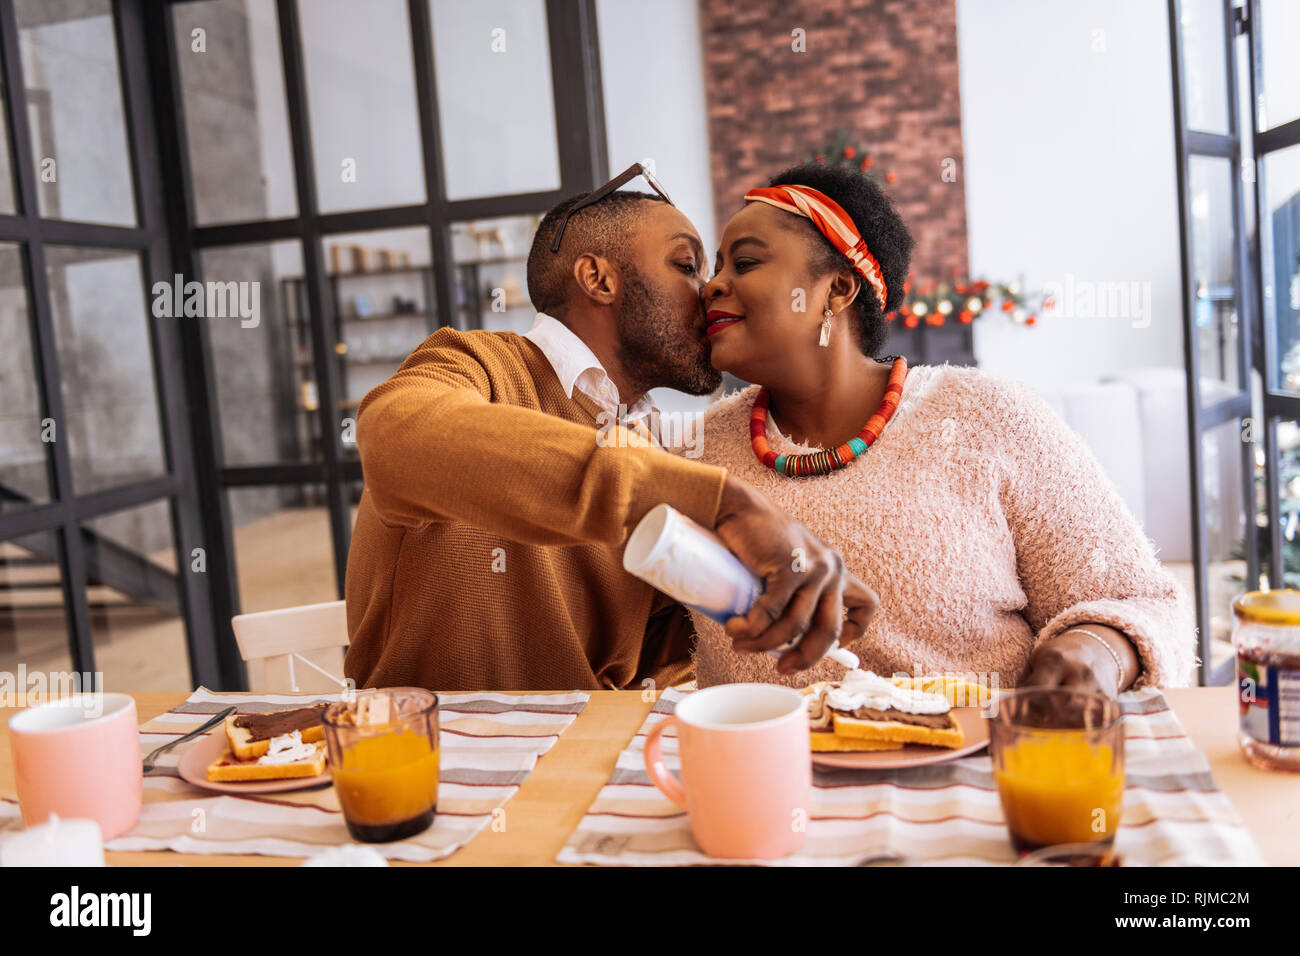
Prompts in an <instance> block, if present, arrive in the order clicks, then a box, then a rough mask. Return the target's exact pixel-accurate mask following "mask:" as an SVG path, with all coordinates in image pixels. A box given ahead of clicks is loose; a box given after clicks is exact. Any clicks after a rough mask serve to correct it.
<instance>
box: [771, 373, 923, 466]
mask: <svg viewBox="0 0 1300 956" xmlns="http://www.w3.org/2000/svg"><path fill="white" fill-rule="evenodd" d="M893 359H894V367H893V368H892V369H891V370H890V373H889V384H888V385H886V386H885V397H884V399H883V400H882V401H881V403H880V407H879V408H877V409H876V413H875V414H874V415H872V416H871V417H870V418H869V419H867V423H866V424H865V425H863V426H862V431H860V432H858V434H857V435H856V436H855V437H853V438H850V439H849V440H848V441H847V442H846V443H845V444H843V445H840V446H839V447H838V448H832V449H830V450H829V451H819V452H813V453H812V454H803V455H778V454H777V453H776V452H774V451H772V447H771V445H769V444H768V441H767V409H768V405H769V404H770V403H771V401H772V395H771V393H770V392H769V391H768V390H767V389H766V388H761V389H759V392H758V395H757V396H755V398H754V409H753V411H752V412H750V414H749V441H750V444H751V445H752V446H753V448H754V454H755V455H757V456H758V460H759V461H761V462H762V463H763V464H764V465H766V466H767V467H768V468H771V469H772V470H774V471H775V472H776V473H777V474H781V475H786V476H788V477H792V478H805V477H809V476H812V475H827V474H830V473H831V472H832V471H836V470H838V469H840V468H843V467H844V466H845V465H847V464H848V463H849V462H851V461H852V460H853V459H854V458H857V457H858V456H859V455H861V454H862V453H863V452H865V451H866V450H867V449H868V448H870V447H871V446H872V444H873V443H874V442H875V440H876V439H877V438H879V437H880V433H881V431H883V430H884V428H885V423H886V422H887V421H889V419H890V418H892V417H893V415H894V410H895V409H896V408H898V401H899V399H900V398H901V397H902V395H903V380H904V379H905V378H907V359H906V358H904V357H903V356H901V355H896V356H893Z"/></svg>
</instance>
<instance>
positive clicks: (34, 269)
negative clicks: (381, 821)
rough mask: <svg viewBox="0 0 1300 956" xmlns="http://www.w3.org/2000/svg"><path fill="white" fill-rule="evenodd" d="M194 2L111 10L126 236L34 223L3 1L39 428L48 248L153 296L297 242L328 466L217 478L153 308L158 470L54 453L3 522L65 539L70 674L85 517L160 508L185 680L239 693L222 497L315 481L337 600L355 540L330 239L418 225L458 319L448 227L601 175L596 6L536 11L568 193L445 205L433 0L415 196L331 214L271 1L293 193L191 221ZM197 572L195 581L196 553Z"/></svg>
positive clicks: (210, 376) (589, 183)
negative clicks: (230, 252)
mask: <svg viewBox="0 0 1300 956" xmlns="http://www.w3.org/2000/svg"><path fill="white" fill-rule="evenodd" d="M187 2H194V0H160V2H151V0H112V12H113V21H114V26H115V33H116V38H117V54H118V66H119V76H120V81H121V84H122V99H123V108H124V112H125V122H126V132H127V141H128V148H129V150H130V159H131V171H132V181H133V183H134V186H135V191H136V192H135V196H136V204H137V225H136V226H134V227H121V226H109V225H99V224H93V223H81V222H68V221H64V220H54V219H42V218H40V216H39V213H38V209H39V206H38V196H37V188H38V184H37V181H36V166H35V165H34V162H33V156H32V148H31V142H30V137H29V131H28V124H27V115H26V109H27V105H26V101H25V98H24V95H23V90H24V86H23V77H22V64H21V62H20V60H19V42H18V30H17V19H16V14H15V9H14V0H0V59H2V60H3V70H4V73H3V77H4V83H5V87H6V94H7V95H6V114H7V115H6V117H5V118H6V119H7V121H8V122H9V129H10V134H11V135H10V148H11V150H12V167H13V169H14V179H15V202H16V204H17V206H18V208H19V210H20V212H19V213H18V214H16V215H0V242H14V243H18V244H19V245H20V247H21V249H22V251H23V256H24V259H23V261H24V265H25V279H26V283H27V296H28V303H29V308H28V315H29V323H30V326H31V338H32V352H33V360H34V363H35V366H36V372H37V379H38V387H39V408H40V414H41V417H42V418H52V419H54V420H55V421H56V422H62V421H63V415H64V408H63V402H62V397H61V392H60V389H61V378H60V373H59V367H58V355H57V350H56V343H55V338H54V325H53V318H52V315H51V306H50V295H49V288H48V284H47V281H46V278H45V247H46V246H47V245H50V244H60V245H76V246H91V247H100V248H112V249H122V250H124V251H131V252H136V253H139V255H140V257H141V262H142V268H143V270H144V271H143V276H144V280H145V290H146V293H147V292H148V290H149V289H151V288H152V287H153V284H154V283H155V282H158V281H163V282H167V283H169V284H170V282H171V281H172V277H173V276H174V275H175V274H177V273H179V274H181V275H183V276H184V277H185V279H186V280H187V281H189V280H191V279H193V280H197V281H200V282H202V281H203V275H202V269H201V263H200V254H201V253H202V251H204V250H206V249H217V248H222V247H228V246H239V245H248V244H255V243H269V242H275V241H279V240H295V241H297V242H298V243H299V244H300V245H301V249H302V256H303V264H304V276H305V285H306V292H307V299H308V306H309V315H310V323H311V330H312V353H313V359H314V364H315V374H316V380H317V382H318V383H319V389H320V395H319V402H318V407H319V415H320V424H321V434H322V435H323V436H325V439H326V440H325V442H324V455H323V459H322V460H321V461H319V462H304V463H289V462H285V463H270V464H265V465H241V466H227V465H226V464H225V463H224V462H223V461H222V455H223V453H222V445H221V433H220V426H221V423H220V418H219V406H218V402H217V395H216V375H215V372H214V367H213V360H212V353H211V350H210V348H209V343H208V338H207V331H206V328H205V323H203V322H202V321H193V320H189V321H184V320H179V321H178V320H173V319H166V318H162V319H160V318H156V317H154V316H153V314H152V310H151V309H150V307H149V301H148V299H147V297H146V300H145V301H142V303H141V308H142V309H144V310H145V314H146V316H147V321H148V327H149V332H150V341H151V352H152V354H151V359H152V361H153V367H154V369H155V371H156V376H157V382H158V404H159V414H160V419H161V427H162V431H163V442H164V455H165V464H166V471H165V473H164V474H163V475H161V476H159V477H157V478H154V479H150V480H147V481H141V482H136V483H133V484H129V485H125V486H122V487H114V488H111V489H108V490H104V491H97V492H93V493H85V494H78V493H77V492H76V490H75V489H74V487H73V481H72V463H71V460H70V457H69V452H68V449H67V447H66V444H64V443H61V442H57V441H56V442H54V443H51V444H50V445H49V446H48V450H47V455H46V467H47V470H48V480H49V488H50V498H51V500H50V502H49V503H44V504H37V505H32V506H29V507H27V508H24V509H22V510H15V511H6V512H0V541H3V540H9V539H12V538H17V537H21V536H23V535H27V534H31V533H34V532H40V531H50V532H53V533H55V534H56V535H57V540H58V544H59V556H58V563H59V567H60V571H61V575H62V591H63V600H64V608H65V613H66V617H67V625H68V634H69V649H70V652H71V659H72V662H73V667H74V669H76V670H77V671H80V672H90V673H93V672H94V669H95V666H94V661H95V649H94V642H93V637H92V625H91V615H90V608H89V605H88V602H87V596H86V566H87V555H86V546H85V543H84V541H83V529H82V527H81V524H82V522H84V521H86V520H87V519H89V518H93V517H96V516H99V515H103V514H108V513H111V512H115V511H119V510H122V509H125V508H131V507H135V506H139V505H143V504H148V503H151V502H154V501H157V500H160V499H161V500H167V501H169V502H170V504H171V516H172V534H173V539H174V544H175V547H176V550H177V567H178V568H179V569H180V571H179V573H178V575H177V584H178V591H179V610H180V613H181V615H182V617H183V619H184V622H185V629H186V644H187V651H188V653H189V661H190V677H191V680H192V682H193V684H194V685H195V686H199V685H203V686H207V687H212V688H218V689H244V688H246V687H247V673H246V670H245V667H244V664H243V661H242V659H241V657H240V654H239V652H238V647H237V645H236V642H235V638H234V633H233V630H232V628H231V624H230V620H231V618H232V617H233V616H234V615H235V614H238V613H239V611H240V599H239V591H238V579H237V576H236V568H235V552H234V545H233V536H232V531H233V529H232V527H231V520H230V509H229V505H228V502H227V493H228V491H229V490H230V489H232V488H246V487H268V486H295V487H301V486H303V485H317V484H323V485H324V486H325V488H326V492H327V506H328V511H329V523H330V534H331V544H332V547H333V558H334V562H333V566H334V571H335V585H336V587H335V590H336V593H337V595H338V596H339V597H342V595H343V587H344V581H345V576H346V568H347V555H348V548H349V546H350V538H351V523H352V522H351V488H352V487H353V485H355V484H356V483H357V482H360V481H362V480H363V476H362V472H361V465H360V462H359V461H357V460H356V459H355V458H349V457H348V456H346V455H345V452H344V447H343V444H342V429H341V427H340V426H341V423H342V422H341V419H340V420H335V416H336V415H338V402H337V399H338V396H339V391H338V383H337V381H336V380H335V360H334V353H333V343H334V342H335V341H336V333H335V321H336V319H337V317H336V316H335V315H333V314H332V310H331V306H330V302H331V297H330V296H329V294H328V282H329V279H328V276H327V272H326V264H325V261H324V249H323V242H324V240H325V239H326V238H328V237H330V236H331V235H334V234H337V233H347V232H362V231H367V230H379V229H395V228H403V227H422V228H424V229H426V230H428V235H429V238H430V251H431V254H432V263H433V271H434V276H433V283H432V285H433V291H434V298H435V302H436V312H437V315H438V317H439V321H440V322H441V323H443V324H447V323H448V321H449V319H451V320H454V317H455V316H457V314H458V310H457V309H456V307H455V303H456V301H457V298H456V281H457V273H456V263H455V261H454V260H453V257H452V243H451V230H452V226H453V224H456V223H460V222H464V221H468V220H476V219H485V218H496V217H503V216H513V215H526V214H536V213H540V212H544V211H545V210H547V209H549V208H550V207H551V206H553V205H555V204H556V203H557V202H559V201H560V200H561V199H562V198H564V197H566V196H569V195H572V194H573V193H575V192H579V191H583V190H588V189H591V188H594V187H595V186H596V185H597V184H599V183H600V182H603V181H604V180H605V179H606V178H608V175H609V172H608V162H607V158H606V140H605V121H604V104H603V99H602V93H601V83H600V58H599V48H598V42H597V33H596V10H595V0H545V7H546V14H547V32H548V40H549V44H550V64H551V77H552V93H553V98H554V105H555V123H556V130H557V148H558V153H559V155H558V161H559V170H560V185H559V187H558V188H556V189H553V190H547V191H542V192H531V193H519V194H513V195H496V196H488V197H478V198H468V199H461V200H454V201H452V200H448V199H447V198H446V189H445V182H444V177H443V168H444V164H443V149H442V140H441V136H442V130H441V124H440V122H439V115H438V97H437V85H436V84H437V81H436V76H437V74H436V68H435V63H434V51H433V40H432V32H431V27H432V24H431V13H430V9H429V3H428V2H427V0H407V15H408V18H409V26H410V42H411V45H412V47H411V48H412V59H413V69H414V82H415V89H416V101H417V107H418V110H419V115H418V122H419V130H420V140H421V149H422V168H423V172H424V177H425V190H426V199H425V201H424V202H421V203H415V204H409V205H403V206H396V207H383V208H372V209H362V210H350V211H347V212H338V213H327V214H323V213H321V212H320V210H319V205H318V201H317V194H316V182H315V168H314V164H313V160H312V152H311V150H312V144H311V130H310V124H309V118H308V109H307V96H308V90H307V82H306V76H305V72H304V65H303V63H304V51H303V45H302V40H301V30H300V27H299V16H298V4H297V2H296V0H275V10H276V16H277V22H278V24H279V33H280V36H279V45H280V55H281V63H282V66H283V72H284V84H285V99H286V107H287V110H288V122H289V133H290V144H291V151H292V157H293V164H294V186H295V190H296V194H297V199H298V208H297V214H296V215H294V216H292V217H285V218H275V219H266V220H260V221H253V222H237V223H222V224H215V225H206V226H200V225H198V224H197V222H196V219H195V215H194V202H193V199H194V196H193V187H192V178H191V175H190V168H189V151H188V148H187V144H186V127H185V121H184V112H183V110H184V104H183V100H182V95H181V84H180V75H179V68H178V61H177V55H178V54H177V50H178V47H177V45H176V36H175V31H174V29H173V20H172V15H171V14H172V8H173V7H175V6H177V5H179V4H181V3H187ZM195 548H202V549H203V550H204V557H205V564H206V568H205V570H204V571H203V572H202V573H199V572H197V571H191V570H190V561H189V556H190V554H191V552H192V551H193V549H195Z"/></svg>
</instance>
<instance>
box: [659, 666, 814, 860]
mask: <svg viewBox="0 0 1300 956" xmlns="http://www.w3.org/2000/svg"><path fill="white" fill-rule="evenodd" d="M669 727H676V728H677V752H678V755H679V756H680V758H681V771H682V779H681V782H680V783H679V782H678V781H677V778H676V777H674V776H673V775H672V773H670V772H669V771H668V769H667V768H666V767H665V766H664V760H663V752H662V741H661V739H660V737H661V735H662V734H663V732H664V731H665V730H667V729H668V728H669ZM645 768H646V773H648V774H649V775H650V779H651V781H653V782H654V785H655V786H656V787H658V788H659V789H660V790H662V791H663V792H664V793H665V794H666V795H667V796H668V798H669V799H670V800H672V801H673V802H674V803H676V804H677V805H678V806H681V807H683V808H685V810H686V813H687V815H688V817H689V819H690V823H691V832H692V833H694V834H695V842H696V843H698V844H699V846H700V849H701V850H703V851H704V852H705V853H707V854H708V855H709V856H716V857H725V858H728V859H758V860H770V859H773V858H775V857H781V856H786V855H787V854H789V853H793V852H794V851H795V850H797V849H799V847H801V846H803V841H804V836H805V831H806V829H807V823H808V819H809V816H810V810H811V807H810V805H811V802H812V747H811V743H810V738H809V736H808V711H807V709H806V706H805V704H804V697H803V695H802V694H800V693H799V691H797V690H795V689H794V688H793V687H782V686H780V685H777V684H720V685H718V686H717V687H709V688H706V689H704V690H698V691H695V692H694V693H693V694H690V695H688V696H687V697H685V698H683V699H682V700H681V701H680V702H679V703H678V704H677V711H676V713H675V714H674V715H673V716H671V717H669V718H668V719H667V720H664V721H662V722H661V723H659V724H657V725H656V726H655V728H654V729H653V730H651V731H650V733H649V735H648V736H647V737H646V742H645Z"/></svg>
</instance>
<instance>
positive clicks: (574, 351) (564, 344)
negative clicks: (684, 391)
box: [523, 312, 655, 421]
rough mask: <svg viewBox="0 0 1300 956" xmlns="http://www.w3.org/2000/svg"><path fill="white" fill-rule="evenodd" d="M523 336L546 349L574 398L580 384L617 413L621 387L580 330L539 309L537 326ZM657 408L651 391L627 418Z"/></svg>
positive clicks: (563, 383)
mask: <svg viewBox="0 0 1300 956" xmlns="http://www.w3.org/2000/svg"><path fill="white" fill-rule="evenodd" d="M523 337H524V338H526V339H528V341H530V342H532V343H533V344H534V345H536V346H537V347H538V348H539V349H541V350H542V354H544V355H545V356H546V358H547V361H549V362H550V363H551V368H553V369H554V370H555V377H556V378H558V379H559V380H560V385H561V386H562V387H563V388H564V394H565V395H568V396H569V397H570V398H573V390H574V388H575V387H576V388H578V389H579V390H580V391H581V392H582V393H583V394H584V395H586V396H587V397H589V398H591V399H592V400H593V401H595V402H596V403H597V404H598V405H600V406H601V407H602V408H604V409H605V410H607V411H609V412H611V413H613V414H615V415H616V414H617V409H618V405H619V395H618V389H617V388H616V387H615V385H614V382H613V380H612V379H611V378H610V377H609V373H608V372H606V371H605V367H604V366H603V365H601V364H600V360H599V359H598V358H596V354H595V353H594V352H592V350H591V349H590V348H588V346H587V343H586V342H584V341H582V339H581V338H579V337H578V335H577V333H575V332H574V331H573V330H572V329H570V328H569V327H568V326H567V325H565V324H564V323H563V322H561V321H560V320H559V319H557V318H555V316H553V315H547V314H546V313H545V312H538V313H537V318H536V319H535V320H534V321H533V327H532V328H531V329H530V330H529V331H528V332H526V333H524V336H523ZM654 410H655V407H654V403H653V401H651V399H650V395H649V393H648V392H647V393H646V394H645V395H642V396H641V397H640V398H639V399H638V400H637V401H636V403H635V404H633V405H632V407H631V408H629V409H627V415H626V418H627V420H628V421H635V420H636V419H638V418H643V417H645V416H646V415H649V414H650V413H651V412H652V411H654Z"/></svg>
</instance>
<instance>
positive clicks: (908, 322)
mask: <svg viewBox="0 0 1300 956" xmlns="http://www.w3.org/2000/svg"><path fill="white" fill-rule="evenodd" d="M903 325H905V326H906V327H907V328H909V329H914V328H916V326H917V318H916V316H914V315H909V316H908V317H907V318H905V319H904V320H903Z"/></svg>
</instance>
